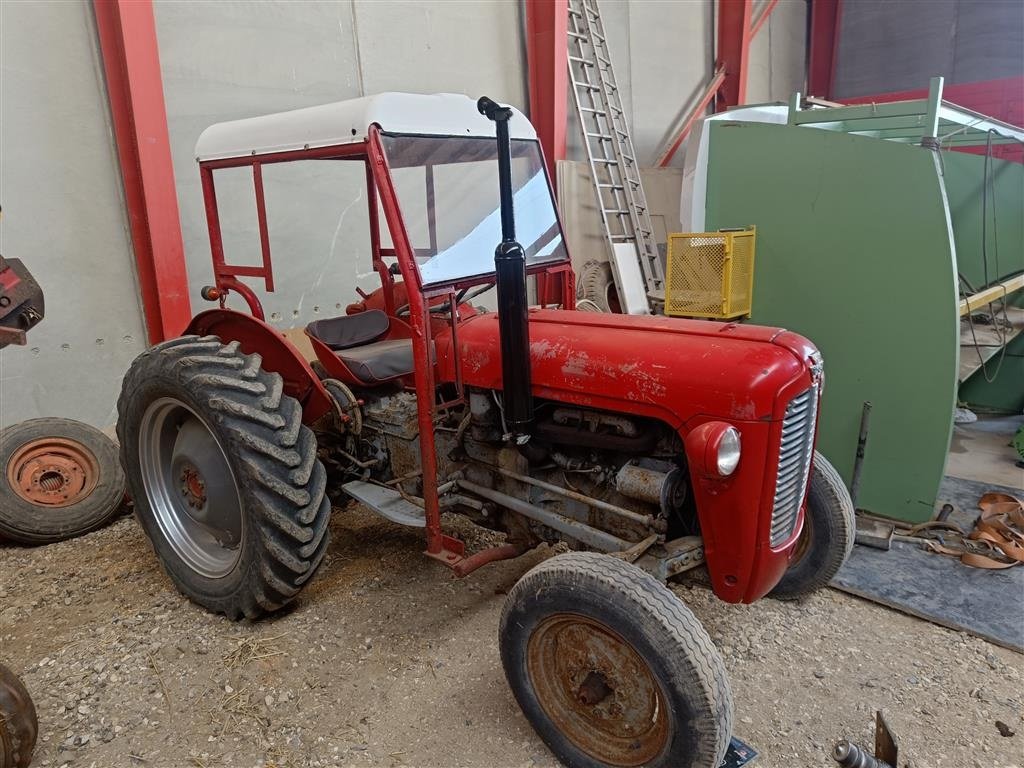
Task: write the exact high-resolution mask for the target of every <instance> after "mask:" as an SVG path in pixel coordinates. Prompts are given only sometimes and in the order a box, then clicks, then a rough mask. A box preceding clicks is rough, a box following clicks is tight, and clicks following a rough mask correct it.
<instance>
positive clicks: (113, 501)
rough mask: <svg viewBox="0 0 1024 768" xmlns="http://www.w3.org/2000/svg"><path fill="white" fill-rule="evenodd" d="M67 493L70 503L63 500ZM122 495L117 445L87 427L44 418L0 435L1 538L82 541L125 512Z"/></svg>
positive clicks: (35, 541)
mask: <svg viewBox="0 0 1024 768" xmlns="http://www.w3.org/2000/svg"><path fill="white" fill-rule="evenodd" d="M69 467H76V468H77V469H76V470H73V471H72V472H69V471H68V468H69ZM47 476H50V477H47ZM44 482H49V483H52V486H44V485H43V483H44ZM16 484H23V485H24V487H21V488H16V487H15V485H16ZM46 487H52V488H53V491H52V492H47V491H46V490H44V488H46ZM69 491H70V493H71V496H70V501H68V500H67V499H64V498H62V494H66V493H67V492H69ZM124 491H125V479H124V473H123V472H122V471H121V464H120V462H119V461H118V457H117V445H116V444H115V443H114V441H113V440H111V439H110V438H109V437H107V436H106V435H104V434H103V433H102V432H100V431H99V430H98V429H94V428H93V427H90V426H89V425H88V424H83V423H81V422H79V421H72V420H71V419H59V418H42V419H31V420H29V421H23V422H21V423H19V424H13V425H11V426H9V427H6V428H5V429H3V430H0V537H5V538H8V539H10V540H11V541H16V542H18V543H19V544H50V543H53V542H55V541H63V540H65V539H70V538H74V537H75V536H81V535H82V534H84V533H88V532H89V531H92V530H95V529H96V528H99V527H100V526H102V525H104V524H105V523H107V522H108V521H109V520H110V519H111V518H112V517H113V516H114V515H115V514H116V513H117V512H118V510H120V509H121V507H122V505H123V502H124Z"/></svg>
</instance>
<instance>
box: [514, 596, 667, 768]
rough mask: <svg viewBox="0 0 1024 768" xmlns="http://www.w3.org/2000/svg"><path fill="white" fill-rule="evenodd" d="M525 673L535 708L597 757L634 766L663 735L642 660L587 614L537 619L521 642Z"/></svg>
mask: <svg viewBox="0 0 1024 768" xmlns="http://www.w3.org/2000/svg"><path fill="white" fill-rule="evenodd" d="M526 666H527V672H528V674H529V677H530V682H531V684H532V686H533V689H534V691H535V692H536V695H537V700H538V701H539V703H540V705H541V708H542V709H543V710H544V712H545V714H546V715H547V716H548V718H549V719H550V720H551V721H552V722H553V723H554V725H555V726H556V727H557V728H558V730H559V731H561V732H562V734H564V735H565V737H566V738H568V739H569V741H571V742H572V743H573V744H574V745H576V747H578V748H579V749H581V750H583V751H584V752H586V753H587V754H588V755H590V756H591V757H593V758H595V759H596V760H597V761H598V762H601V763H605V764H608V765H616V766H624V767H625V766H638V765H643V764H645V763H649V762H651V761H652V760H654V759H655V758H656V757H657V756H658V755H659V754H661V753H662V751H663V750H664V749H665V746H666V744H667V743H668V739H669V716H668V707H667V705H666V702H665V695H664V693H663V691H662V689H661V686H660V685H659V684H658V683H657V682H656V681H655V678H654V674H653V673H652V671H651V669H650V667H649V666H648V664H647V662H645V661H644V660H643V658H642V657H641V656H640V654H639V653H637V651H636V650H635V649H634V648H633V646H631V645H630V644H629V643H628V642H626V641H625V640H624V639H623V638H622V637H621V636H620V635H618V634H617V633H616V632H614V631H613V630H612V629H610V628H609V627H607V626H605V625H604V624H602V623H601V622H599V621H595V620H594V619H591V618H590V617H587V616H580V615H577V614H570V613H559V614H554V615H553V616H550V617H548V618H547V619H545V620H544V621H543V622H541V624H540V625H539V626H538V627H537V629H536V630H535V631H534V632H533V633H532V634H531V635H530V640H529V642H528V643H527V659H526Z"/></svg>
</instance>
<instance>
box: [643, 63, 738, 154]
mask: <svg viewBox="0 0 1024 768" xmlns="http://www.w3.org/2000/svg"><path fill="white" fill-rule="evenodd" d="M723 82H725V72H724V71H723V70H721V69H720V70H718V71H717V72H715V76H714V77H713V78H711V82H710V83H708V87H707V88H706V89H704V95H703V96H701V98H700V101H698V102H697V104H696V105H695V106H694V108H693V110H692V111H691V112H690V115H689V117H687V118H686V122H684V123H683V127H682V128H680V129H679V133H677V134H676V137H675V139H673V141H672V143H671V144H669V146H668V149H666V150H665V151H664V152H663V153H662V154H661V157H659V158H658V162H657V165H658V167H659V168H664V167H665V166H666V165H668V164H669V163H670V162H671V161H672V156H673V155H674V154H675V153H676V150H677V149H679V147H680V145H681V144H682V143H683V142H684V141H686V137H687V136H689V135H690V131H691V130H692V129H693V124H694V123H696V122H697V120H698V119H699V118H701V117H703V115H704V111H705V110H706V109H707V108H708V104H710V103H711V100H712V99H713V98H715V95H716V94H717V93H718V91H719V89H720V88H721V87H722V83H723Z"/></svg>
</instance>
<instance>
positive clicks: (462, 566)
mask: <svg viewBox="0 0 1024 768" xmlns="http://www.w3.org/2000/svg"><path fill="white" fill-rule="evenodd" d="M528 549H529V547H526V546H523V545H522V544H504V545H502V546H500V547H491V548H490V549H485V550H482V551H480V552H477V553H476V554H473V555H470V556H469V557H467V558H464V559H462V560H460V561H459V563H458V564H457V565H455V566H453V567H452V572H453V573H454V574H455V575H456V576H458V577H459V578H462V577H463V576H468V575H469V574H471V573H472V572H473V571H475V570H476V569H477V568H480V567H482V566H484V565H487V564H488V563H494V562H497V561H498V560H511V559H512V558H515V557H519V556H520V555H521V554H523V553H524V552H526V551H527V550H528Z"/></svg>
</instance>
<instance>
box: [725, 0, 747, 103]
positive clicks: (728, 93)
mask: <svg viewBox="0 0 1024 768" xmlns="http://www.w3.org/2000/svg"><path fill="white" fill-rule="evenodd" d="M753 7H754V2H753V0H718V61H717V66H716V69H721V70H724V71H725V79H724V80H723V81H722V87H721V88H719V89H718V93H716V94H715V111H716V112H721V111H723V110H726V109H729V108H730V107H735V106H736V105H738V104H743V103H744V102H745V101H746V100H747V68H748V66H749V64H750V40H751V38H752V37H753V35H752V34H751V16H752V13H753Z"/></svg>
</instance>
